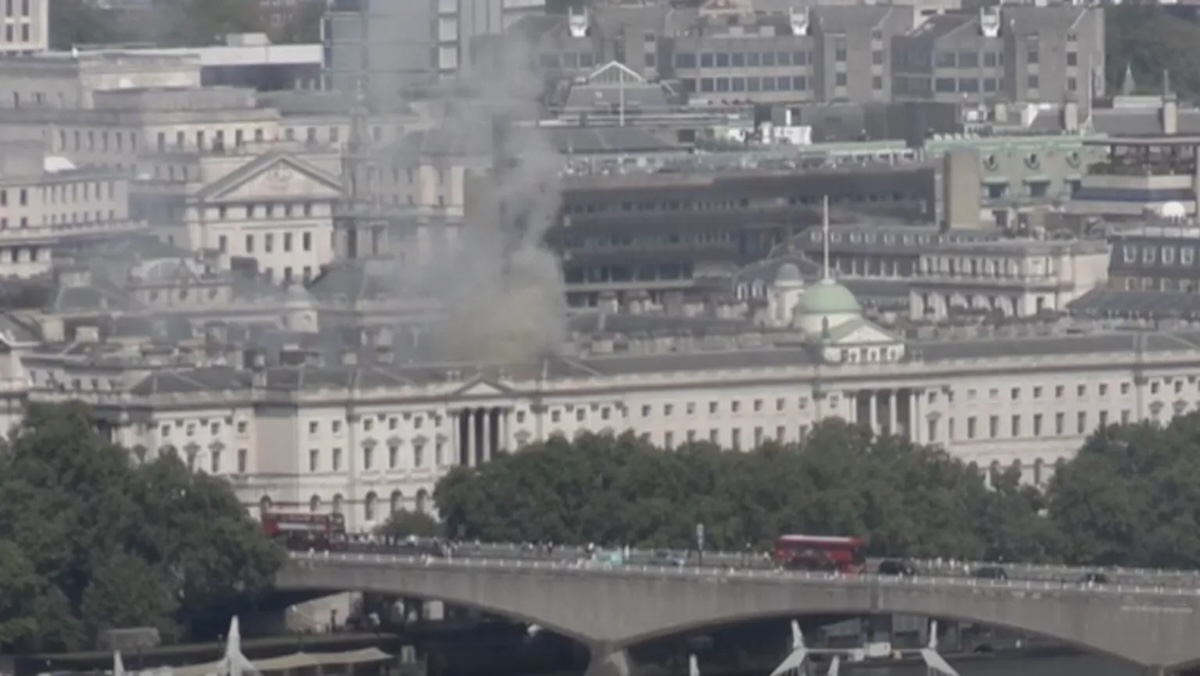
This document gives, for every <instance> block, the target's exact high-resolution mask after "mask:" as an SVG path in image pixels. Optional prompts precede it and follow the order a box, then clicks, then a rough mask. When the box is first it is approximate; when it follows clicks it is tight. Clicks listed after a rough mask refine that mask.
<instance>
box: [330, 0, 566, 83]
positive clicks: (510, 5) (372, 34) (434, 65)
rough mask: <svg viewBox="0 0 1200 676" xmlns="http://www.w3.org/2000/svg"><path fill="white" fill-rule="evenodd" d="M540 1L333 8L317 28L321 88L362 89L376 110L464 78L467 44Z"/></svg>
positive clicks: (385, 0) (424, 0)
mask: <svg viewBox="0 0 1200 676" xmlns="http://www.w3.org/2000/svg"><path fill="white" fill-rule="evenodd" d="M544 6H545V2H544V0H414V1H412V2H404V3H400V2H395V1H394V0H334V1H333V2H331V3H330V5H329V10H328V12H327V13H326V15H325V18H324V20H323V22H322V24H321V41H322V44H323V46H324V70H325V88H326V89H333V90H337V91H340V92H343V93H347V94H349V93H352V92H354V91H355V89H356V87H357V86H358V83H359V81H360V80H362V81H364V82H365V83H366V85H365V86H366V88H367V97H368V99H370V100H371V101H372V102H378V104H379V105H381V106H388V105H392V104H393V103H395V102H398V101H402V100H403V97H401V93H402V92H403V91H405V90H408V89H411V88H414V87H424V86H428V85H430V84H431V83H432V82H435V81H437V80H438V79H440V78H443V77H447V76H451V75H455V74H457V73H459V72H460V71H464V70H467V69H468V68H469V64H470V63H471V61H472V59H471V45H472V41H473V40H474V39H475V38H476V37H479V36H484V35H491V34H498V33H502V32H504V31H505V30H507V29H508V28H509V26H511V25H512V24H513V23H515V22H516V21H517V20H519V19H520V18H521V17H523V16H527V15H537V14H541V13H542V11H543V9H544Z"/></svg>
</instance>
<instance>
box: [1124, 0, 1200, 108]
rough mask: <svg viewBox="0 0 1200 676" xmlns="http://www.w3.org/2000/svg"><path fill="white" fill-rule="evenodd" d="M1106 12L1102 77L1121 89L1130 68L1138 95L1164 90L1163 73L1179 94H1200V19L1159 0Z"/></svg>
mask: <svg viewBox="0 0 1200 676" xmlns="http://www.w3.org/2000/svg"><path fill="white" fill-rule="evenodd" d="M1104 12H1105V22H1104V23H1105V46H1106V52H1107V54H1106V57H1105V66H1106V69H1107V70H1106V73H1105V79H1106V81H1107V83H1108V89H1109V91H1110V92H1114V93H1119V92H1120V91H1121V86H1122V84H1123V81H1124V79H1125V70H1126V68H1128V69H1129V70H1130V71H1131V72H1132V74H1133V80H1134V82H1135V84H1136V85H1137V93H1139V94H1157V93H1159V92H1161V91H1162V89H1163V77H1164V73H1169V74H1170V80H1171V81H1170V85H1171V88H1172V89H1173V90H1175V92H1176V93H1177V94H1179V95H1180V96H1181V97H1184V98H1193V97H1195V96H1196V95H1197V94H1200V66H1197V63H1200V60H1198V59H1200V24H1197V23H1196V21H1195V20H1194V19H1193V18H1192V16H1191V15H1190V14H1189V13H1187V12H1181V11H1179V10H1178V9H1175V8H1171V7H1167V6H1163V5H1159V4H1158V3H1149V2H1145V3H1136V2H1135V3H1132V4H1125V3H1123V4H1120V5H1109V6H1107V7H1105V8H1104Z"/></svg>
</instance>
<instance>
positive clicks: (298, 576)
mask: <svg viewBox="0 0 1200 676" xmlns="http://www.w3.org/2000/svg"><path fill="white" fill-rule="evenodd" d="M276 586H277V587H278V588H279V589H280V590H281V591H330V592H333V591H344V590H355V591H369V592H379V593H386V594H395V595H397V596H408V597H415V598H423V599H429V600H442V601H445V602H448V603H453V604H459V605H465V606H473V607H476V608H479V609H481V610H485V611H487V612H491V613H495V614H497V615H504V616H507V617H511V618H514V619H517V620H521V621H525V622H529V623H536V624H538V625H540V626H542V627H545V628H546V629H549V630H551V631H554V632H557V633H560V634H563V635H565V636H568V637H571V638H574V639H576V640H578V641H580V642H582V643H584V644H586V645H588V646H589V648H590V649H591V655H592V658H591V659H592V661H591V666H590V667H589V669H588V674H589V676H599V675H601V674H619V675H627V674H628V662H627V657H626V655H625V652H624V649H625V648H626V647H629V646H632V645H635V644H638V643H641V642H643V641H647V640H650V639H654V638H658V637H662V636H667V635H672V634H676V633H683V632H687V631H689V630H698V629H701V628H707V627H715V626H720V625H726V624H733V623H737V622H740V621H745V620H751V619H756V618H765V617H795V616H800V615H808V614H858V613H861V614H864V615H866V614H904V615H921V616H926V617H934V618H946V619H956V620H962V621H968V622H978V623H982V624H985V625H990V626H994V627H1003V628H1008V629H1015V630H1019V631H1023V632H1028V633H1033V634H1039V635H1042V636H1045V637H1048V638H1054V639H1058V640H1061V641H1064V642H1066V643H1069V644H1072V645H1075V646H1078V647H1080V648H1083V649H1087V650H1091V651H1095V652H1099V653H1104V654H1108V655H1111V656H1114V657H1117V658H1120V659H1122V660H1126V661H1129V662H1133V663H1136V664H1139V665H1142V666H1144V667H1146V668H1147V673H1151V674H1163V673H1173V672H1177V671H1181V670H1183V669H1190V668H1192V667H1194V666H1196V665H1198V664H1200V640H1198V639H1200V590H1197V589H1195V588H1177V587H1134V586H1127V585H1107V586H1100V587H1086V586H1084V585H1080V584H1066V583H1047V582H999V581H991V580H976V579H971V578H932V577H930V578H902V577H895V578H888V577H877V576H876V577H858V578H855V577H838V576H830V575H825V574H819V573H801V572H777V571H748V570H715V569H690V568H664V567H651V566H616V567H607V566H602V565H597V564H582V565H581V564H570V563H561V562H545V561H521V560H515V561H514V560H499V561H493V560H481V559H464V560H453V559H437V558H432V559H431V558H419V557H411V556H394V555H386V554H383V555H370V554H344V555H338V554H320V553H318V554H297V555H294V556H293V557H292V559H291V560H290V561H289V563H288V565H286V566H285V567H284V569H283V570H282V571H280V573H279V575H278V577H277V580H276Z"/></svg>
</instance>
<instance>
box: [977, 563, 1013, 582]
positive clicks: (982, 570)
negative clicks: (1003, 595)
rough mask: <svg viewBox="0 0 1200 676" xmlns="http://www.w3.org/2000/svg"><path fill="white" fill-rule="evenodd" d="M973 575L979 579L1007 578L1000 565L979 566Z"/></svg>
mask: <svg viewBox="0 0 1200 676" xmlns="http://www.w3.org/2000/svg"><path fill="white" fill-rule="evenodd" d="M974 575H975V577H977V578H979V579H981V580H1007V579H1008V573H1007V572H1006V571H1005V570H1004V569H1003V568H1001V567H1000V566H980V567H979V568H976V569H975V572H974Z"/></svg>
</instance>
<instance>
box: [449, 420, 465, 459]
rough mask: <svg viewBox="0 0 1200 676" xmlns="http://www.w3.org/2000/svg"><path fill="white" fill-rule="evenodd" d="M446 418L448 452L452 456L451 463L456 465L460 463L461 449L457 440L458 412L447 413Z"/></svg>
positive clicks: (459, 441)
mask: <svg viewBox="0 0 1200 676" xmlns="http://www.w3.org/2000/svg"><path fill="white" fill-rule="evenodd" d="M446 416H447V417H448V418H450V452H451V453H453V454H454V461H453V462H454V463H455V464H458V463H461V462H462V449H461V448H459V444H460V443H462V442H461V440H460V439H459V436H460V434H459V429H458V412H457V411H448V412H447V413H446Z"/></svg>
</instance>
